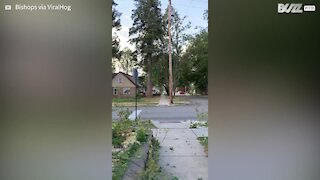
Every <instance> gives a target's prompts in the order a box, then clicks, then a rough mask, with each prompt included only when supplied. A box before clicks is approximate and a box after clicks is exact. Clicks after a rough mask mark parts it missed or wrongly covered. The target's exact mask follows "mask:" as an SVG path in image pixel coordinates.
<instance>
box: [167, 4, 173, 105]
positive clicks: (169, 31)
mask: <svg viewBox="0 0 320 180" xmlns="http://www.w3.org/2000/svg"><path fill="white" fill-rule="evenodd" d="M168 36H169V44H168V53H169V99H170V105H171V104H173V97H172V89H173V83H172V56H171V0H169V5H168Z"/></svg>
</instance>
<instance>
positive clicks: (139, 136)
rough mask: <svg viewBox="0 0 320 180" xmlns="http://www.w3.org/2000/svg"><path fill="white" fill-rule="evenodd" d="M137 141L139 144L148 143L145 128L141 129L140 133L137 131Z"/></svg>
mask: <svg viewBox="0 0 320 180" xmlns="http://www.w3.org/2000/svg"><path fill="white" fill-rule="evenodd" d="M137 140H138V141H139V142H146V140H147V135H146V132H145V130H144V129H143V128H140V129H139V130H138V131H137Z"/></svg>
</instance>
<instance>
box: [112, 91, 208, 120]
mask: <svg viewBox="0 0 320 180" xmlns="http://www.w3.org/2000/svg"><path fill="white" fill-rule="evenodd" d="M185 98H186V99H187V100H188V101H190V104H188V105H176V106H150V107H138V109H139V110H142V112H141V114H140V117H141V119H142V120H162V121H180V120H197V111H198V113H206V112H208V98H207V97H204V96H185ZM129 110H130V111H134V110H135V108H134V107H129ZM117 117H118V116H117V111H116V110H114V111H113V112H112V119H117Z"/></svg>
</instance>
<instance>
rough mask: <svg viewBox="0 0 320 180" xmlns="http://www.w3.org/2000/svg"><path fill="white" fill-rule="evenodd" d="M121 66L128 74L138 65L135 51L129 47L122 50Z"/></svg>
mask: <svg viewBox="0 0 320 180" xmlns="http://www.w3.org/2000/svg"><path fill="white" fill-rule="evenodd" d="M119 65H120V68H121V69H122V70H123V71H124V72H125V73H127V74H129V72H131V71H132V69H133V68H134V67H135V66H136V65H137V61H136V59H135V57H134V55H133V52H132V51H131V50H130V49H129V48H127V47H126V48H124V49H123V50H122V56H121V58H120V60H119Z"/></svg>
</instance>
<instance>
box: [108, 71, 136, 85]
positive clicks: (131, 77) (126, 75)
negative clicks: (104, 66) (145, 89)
mask: <svg viewBox="0 0 320 180" xmlns="http://www.w3.org/2000/svg"><path fill="white" fill-rule="evenodd" d="M118 74H123V75H124V76H125V77H127V78H128V79H129V81H131V82H132V84H134V85H136V83H135V82H134V77H133V76H131V75H129V74H126V73H124V72H121V71H120V72H118V73H112V79H114V78H115V77H116V76H117V75H118ZM137 86H138V87H142V85H141V84H139V83H138V85H137Z"/></svg>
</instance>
